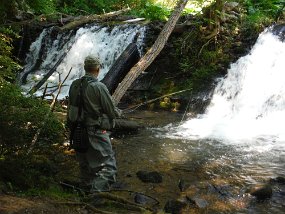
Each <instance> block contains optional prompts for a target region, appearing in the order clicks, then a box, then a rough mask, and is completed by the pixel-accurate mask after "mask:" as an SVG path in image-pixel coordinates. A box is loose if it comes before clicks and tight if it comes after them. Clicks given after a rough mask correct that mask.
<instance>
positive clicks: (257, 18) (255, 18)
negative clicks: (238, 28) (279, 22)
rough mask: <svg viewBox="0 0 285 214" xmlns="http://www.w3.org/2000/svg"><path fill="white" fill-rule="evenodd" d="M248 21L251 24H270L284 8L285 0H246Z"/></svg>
mask: <svg viewBox="0 0 285 214" xmlns="http://www.w3.org/2000/svg"><path fill="white" fill-rule="evenodd" d="M244 5H245V7H246V10H247V17H246V21H247V22H248V24H251V25H260V24H261V23H265V24H267V25H268V24H270V23H271V22H272V21H274V20H275V19H276V18H277V16H278V15H279V13H280V11H282V10H283V9H284V5H285V1H284V0H258V1H257V0H245V1H244Z"/></svg>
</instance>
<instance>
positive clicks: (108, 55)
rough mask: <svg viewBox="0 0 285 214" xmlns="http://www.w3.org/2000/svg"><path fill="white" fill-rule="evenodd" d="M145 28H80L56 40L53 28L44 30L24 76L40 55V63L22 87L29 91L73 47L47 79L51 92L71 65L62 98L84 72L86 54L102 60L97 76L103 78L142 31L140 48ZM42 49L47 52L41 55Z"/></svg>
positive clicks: (61, 94) (32, 52)
mask: <svg viewBox="0 0 285 214" xmlns="http://www.w3.org/2000/svg"><path fill="white" fill-rule="evenodd" d="M145 30H146V29H145V27H142V26H139V25H129V24H124V25H120V26H114V27H100V26H93V27H84V28H80V29H79V30H78V31H77V32H76V34H75V35H71V32H70V33H68V34H65V35H62V34H59V35H57V37H56V38H55V39H53V38H52V35H51V34H52V33H51V32H52V29H48V30H44V31H43V32H42V33H41V35H40V36H39V38H38V39H37V40H36V41H35V42H34V43H33V44H32V45H31V47H30V53H29V54H28V55H27V58H26V66H25V67H24V71H23V73H22V77H23V76H24V75H25V74H27V73H29V72H30V70H31V69H32V68H33V67H34V66H35V64H36V63H37V59H38V58H39V59H40V60H38V61H40V63H41V66H40V67H39V69H37V70H36V71H35V72H32V73H30V74H28V76H27V83H26V84H23V85H22V88H23V90H24V91H27V92H28V91H29V90H30V89H31V88H32V87H33V86H34V85H35V84H36V83H37V82H38V81H40V80H41V79H42V78H43V76H44V75H45V74H46V73H47V72H48V71H49V70H50V69H51V68H52V67H53V66H54V65H55V63H56V62H57V61H58V60H59V59H60V58H61V56H63V54H64V52H67V51H68V49H70V50H69V51H68V52H67V55H66V56H65V57H64V59H63V61H62V62H61V63H60V64H59V66H58V67H57V69H56V71H55V72H54V74H53V75H52V76H51V77H50V78H49V79H48V81H47V82H48V88H49V92H48V93H50V92H56V86H57V85H58V82H59V79H60V80H61V81H62V80H63V79H64V78H65V77H66V75H67V74H68V72H69V70H70V69H71V68H72V71H71V74H70V75H69V77H68V79H67V81H66V82H65V84H64V87H63V88H62V90H61V93H60V95H59V99H62V98H64V97H65V96H67V94H68V90H69V86H70V84H71V83H72V81H73V80H74V79H76V78H79V77H81V76H82V75H84V73H85V72H84V69H83V63H84V59H85V57H86V56H88V55H92V56H96V57H99V59H100V60H101V62H102V68H101V71H100V74H99V77H98V78H99V80H100V79H102V78H103V77H104V76H105V74H106V73H107V72H108V71H109V69H110V68H111V66H112V65H113V63H114V62H115V60H116V59H117V58H118V57H119V56H120V54H121V53H122V52H123V51H124V50H125V48H126V47H127V46H128V45H129V44H130V43H131V42H132V40H133V39H134V37H135V35H136V34H137V33H139V37H138V40H137V45H138V48H139V50H140V51H141V49H142V44H143V39H144V35H145ZM42 48H44V51H43V53H42V55H41V54H40V53H41V49H42ZM43 87H44V86H42V88H41V89H40V90H38V91H37V92H36V93H35V94H36V95H37V96H40V95H41V94H42V93H43V92H42V91H43Z"/></svg>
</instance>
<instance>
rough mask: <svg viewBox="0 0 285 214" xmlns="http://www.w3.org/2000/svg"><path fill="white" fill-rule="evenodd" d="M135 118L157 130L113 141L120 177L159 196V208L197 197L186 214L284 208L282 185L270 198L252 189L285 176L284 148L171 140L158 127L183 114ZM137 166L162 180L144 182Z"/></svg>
mask: <svg viewBox="0 0 285 214" xmlns="http://www.w3.org/2000/svg"><path fill="white" fill-rule="evenodd" d="M134 117H136V120H137V121H139V122H140V121H141V122H143V123H145V124H147V125H148V126H150V127H153V128H146V129H143V130H141V131H140V132H139V134H137V135H133V136H126V137H123V138H121V139H116V140H114V142H115V150H116V154H117V160H118V167H119V175H118V177H119V180H120V179H121V180H123V181H124V182H126V184H127V185H128V188H129V189H132V190H135V191H139V192H143V193H146V194H149V195H152V196H153V197H156V198H157V199H159V201H160V202H161V203H160V206H161V208H162V207H163V206H164V204H165V203H166V202H167V201H168V200H169V199H180V200H185V198H192V199H193V198H195V200H197V201H196V204H195V205H193V206H190V207H188V208H187V209H188V211H185V213H188V212H189V213H201V212H202V213H204V212H208V213H269V212H272V213H283V212H284V211H285V185H284V184H282V185H281V184H278V185H272V189H273V195H272V197H271V198H270V199H268V200H265V201H262V202H260V201H257V200H256V199H255V198H254V197H253V196H251V195H250V194H249V193H248V191H249V189H250V188H251V187H252V186H254V185H257V184H266V183H268V182H269V181H270V179H272V178H276V177H278V176H283V177H284V174H285V167H284V162H285V151H284V150H278V149H275V150H272V148H271V149H266V148H265V147H264V148H263V150H261V149H257V150H255V149H253V148H251V147H250V146H244V145H235V146H233V145H226V144H223V143H222V142H218V141H213V140H195V141H194V140H186V139H170V138H166V137H163V136H165V134H166V132H167V129H161V128H157V127H162V126H165V125H166V124H169V123H174V124H175V123H176V124H177V123H178V122H177V121H179V120H181V117H182V116H181V115H180V114H177V113H169V112H160V113H155V112H138V113H136V115H135V116H134ZM255 148H256V147H255ZM261 148H262V147H261ZM139 170H146V171H158V172H159V173H161V174H162V176H163V182H162V183H159V184H152V183H143V182H141V181H140V180H139V179H138V178H137V176H136V172H137V171H139ZM181 190H182V191H181Z"/></svg>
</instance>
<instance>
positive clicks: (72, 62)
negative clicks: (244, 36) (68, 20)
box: [21, 25, 285, 213]
mask: <svg viewBox="0 0 285 214" xmlns="http://www.w3.org/2000/svg"><path fill="white" fill-rule="evenodd" d="M138 32H140V35H141V36H140V38H139V40H138V46H139V48H141V47H142V41H143V38H144V33H145V28H144V27H140V26H136V25H123V26H120V27H113V28H110V27H99V26H91V27H85V28H80V29H79V30H78V31H77V32H76V33H74V34H71V33H69V34H67V35H58V36H57V38H56V39H52V38H50V36H49V34H50V33H51V31H50V30H45V31H43V33H42V34H41V35H40V36H39V38H38V39H37V41H35V42H34V43H33V44H32V46H31V52H30V54H28V56H27V65H26V66H25V68H24V72H23V74H22V75H23V76H22V77H21V78H22V79H23V77H24V76H25V78H26V84H23V85H22V88H23V89H24V90H27V91H28V90H29V89H30V88H31V87H32V86H33V85H34V84H35V83H36V82H37V81H39V79H41V78H42V77H43V76H44V74H45V73H46V72H48V71H49V70H50V69H51V67H52V66H53V65H54V64H55V62H56V61H57V60H58V59H59V58H60V56H62V55H63V54H64V52H65V51H67V50H69V51H68V54H67V55H66V58H65V59H64V60H63V61H62V63H61V64H60V65H59V66H58V68H57V71H56V72H55V73H54V74H53V75H52V76H51V77H50V78H49V85H50V88H49V89H50V91H51V92H55V91H53V87H54V86H56V85H57V84H58V82H59V80H60V79H63V78H64V77H65V76H66V74H67V71H69V69H70V68H71V67H73V70H72V73H71V75H70V77H69V78H68V80H67V82H66V85H65V86H64V88H63V90H62V93H61V94H60V97H59V99H61V98H64V97H65V96H66V95H67V93H68V88H69V87H68V86H69V84H70V83H71V82H72V81H73V80H74V79H76V78H78V77H80V76H82V75H83V70H82V61H83V59H84V58H85V57H86V56H87V55H89V54H91V55H94V56H98V57H99V58H100V59H101V60H102V61H103V63H102V64H103V72H102V76H100V79H101V78H102V77H103V76H104V74H105V73H106V72H107V71H108V69H109V68H110V66H111V65H112V63H113V62H114V61H115V60H116V59H117V58H118V57H119V55H120V53H122V51H123V50H124V48H125V47H126V46H127V45H128V44H129V43H130V42H131V41H132V39H133V38H134V36H135V35H136V34H137V33H138ZM68 47H69V48H68ZM42 49H45V51H44V52H43V53H42V54H40V50H42ZM110 50H112V51H110ZM284 58H285V43H284V42H281V41H280V40H279V39H278V38H277V36H274V35H273V34H272V33H271V32H270V30H268V29H267V30H265V31H264V32H263V33H262V34H261V35H260V36H259V38H258V40H257V42H256V44H255V45H254V46H253V47H252V50H251V52H250V53H249V54H248V55H247V56H244V57H242V58H240V59H239V60H238V61H237V62H235V63H233V64H232V65H231V67H230V68H229V70H228V74H227V76H226V77H225V78H223V79H220V80H218V84H217V87H216V89H215V91H214V94H213V97H212V101H211V103H210V105H209V106H208V108H207V110H206V112H205V113H204V114H201V115H197V116H196V117H194V118H193V117H192V118H191V117H190V116H189V117H188V118H187V119H186V121H183V122H181V118H182V117H183V116H182V113H174V112H173V113H170V112H147V111H137V112H135V113H132V114H129V115H128V116H129V118H131V119H134V120H136V121H138V122H139V123H142V124H144V125H145V126H146V127H148V128H145V129H142V130H140V131H139V133H138V134H136V135H128V136H124V137H120V138H114V139H113V141H112V142H113V143H114V149H115V152H116V157H117V161H118V173H119V174H118V179H119V181H120V180H121V181H123V182H124V183H125V184H126V185H127V188H128V189H131V190H134V191H138V192H142V193H144V194H147V195H151V196H152V197H155V198H157V199H158V200H159V201H160V205H159V206H160V208H163V206H164V204H165V203H166V202H167V201H168V200H171V199H173V200H176V199H179V200H184V201H185V199H187V198H191V200H192V202H191V203H193V201H194V202H195V205H192V206H189V207H188V208H187V209H188V210H186V211H185V213H284V212H285V184H284V183H278V182H277V183H276V182H273V183H272V179H275V178H277V177H283V178H284V177H285V164H284V163H285V129H284V125H283V122H284V121H285V72H284ZM39 61H42V63H41V65H40V66H39V68H38V69H36V70H37V71H35V69H34V67H35V66H36V64H37V63H38V62H39ZM42 90H43V88H41V89H40V90H39V91H37V92H36V95H38V96H40V95H41V93H42ZM139 170H145V171H157V172H159V173H160V174H161V175H162V178H163V180H162V182H161V183H157V184H154V183H143V182H142V181H140V180H139V179H138V178H137V176H136V173H137V172H138V171H139ZM270 182H271V183H270ZM179 183H180V188H179ZM269 183H270V185H271V187H272V192H273V193H272V197H270V198H268V199H266V200H262V201H260V200H257V199H256V198H255V197H253V196H252V195H250V194H249V189H251V188H252V187H253V186H255V185H264V184H269Z"/></svg>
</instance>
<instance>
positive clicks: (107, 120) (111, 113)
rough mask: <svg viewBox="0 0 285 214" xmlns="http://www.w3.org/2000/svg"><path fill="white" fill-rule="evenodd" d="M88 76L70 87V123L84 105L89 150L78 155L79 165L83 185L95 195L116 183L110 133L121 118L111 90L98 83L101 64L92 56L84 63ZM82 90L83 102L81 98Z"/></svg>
mask: <svg viewBox="0 0 285 214" xmlns="http://www.w3.org/2000/svg"><path fill="white" fill-rule="evenodd" d="M84 70H85V72H86V74H85V75H84V76H83V77H82V78H80V79H77V80H75V81H73V83H72V84H71V86H70V90H69V102H68V123H69V122H72V121H75V120H76V119H75V118H77V115H78V103H79V104H80V102H81V105H82V114H81V115H80V117H81V118H82V121H83V122H84V125H85V126H86V127H87V133H88V139H89V143H88V150H87V152H84V153H81V152H78V151H77V152H76V156H77V159H78V161H79V166H80V173H81V183H82V185H83V186H85V187H87V188H90V191H91V192H96V191H106V190H109V189H110V186H111V184H113V183H114V182H115V181H116V173H117V166H116V160H115V156H114V152H113V149H112V145H111V140H110V137H109V133H108V131H107V130H110V129H112V128H113V127H114V124H115V123H114V119H115V118H116V117H120V115H121V110H120V109H118V108H117V107H116V106H115V104H114V101H113V99H112V97H111V95H110V93H109V91H108V89H107V87H106V86H105V85H104V84H103V83H101V82H99V81H98V79H97V77H98V74H99V71H100V61H99V59H98V58H96V57H92V56H88V57H86V58H85V60H84ZM80 86H81V87H82V89H81V91H82V94H81V96H82V98H81V101H78V94H79V92H80Z"/></svg>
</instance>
